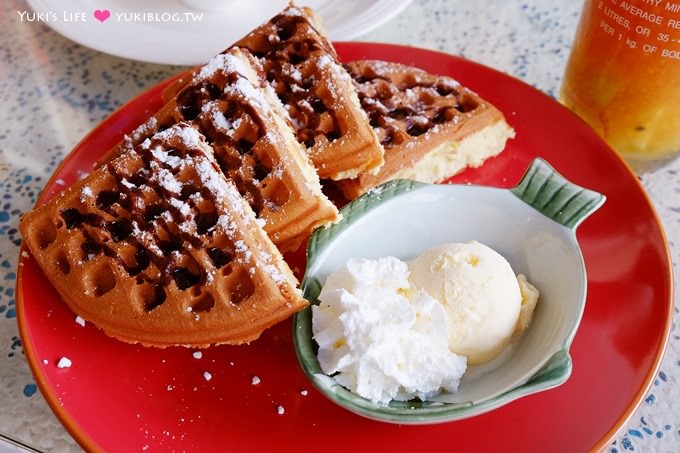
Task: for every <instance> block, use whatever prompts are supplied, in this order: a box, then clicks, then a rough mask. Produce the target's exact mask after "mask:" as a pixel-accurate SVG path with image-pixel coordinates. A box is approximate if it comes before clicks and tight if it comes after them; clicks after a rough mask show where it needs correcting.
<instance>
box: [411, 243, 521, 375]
mask: <svg viewBox="0 0 680 453" xmlns="http://www.w3.org/2000/svg"><path fill="white" fill-rule="evenodd" d="M409 270H410V274H409V277H408V279H409V283H410V284H411V285H412V286H413V287H415V288H418V289H422V290H425V291H426V292H427V293H428V294H429V295H430V296H432V297H433V298H435V299H437V300H438V301H439V302H440V303H441V304H442V305H443V306H444V309H445V312H446V317H447V321H448V326H449V348H450V350H451V351H452V352H455V353H457V354H462V355H464V356H466V357H467V359H468V364H470V365H476V364H481V363H484V362H488V361H489V360H491V359H493V358H494V357H496V356H497V355H498V354H499V353H500V351H501V350H502V349H503V347H504V346H505V345H506V344H507V343H508V341H509V339H510V337H511V336H512V334H513V332H514V331H515V328H516V326H517V321H518V318H519V315H520V308H521V305H522V293H521V291H520V286H519V283H518V281H517V277H516V276H515V273H514V272H513V270H512V268H511V267H510V264H509V263H508V261H507V260H506V259H505V258H503V256H501V255H500V254H499V253H498V252H496V251H495V250H493V249H491V248H489V247H487V246H486V245H483V244H480V243H479V242H475V241H473V242H469V243H465V244H462V243H454V244H442V245H439V246H437V247H433V248H431V249H429V250H426V251H425V252H423V253H422V254H421V255H419V256H418V257H417V258H415V259H414V260H413V261H411V262H410V263H409Z"/></svg>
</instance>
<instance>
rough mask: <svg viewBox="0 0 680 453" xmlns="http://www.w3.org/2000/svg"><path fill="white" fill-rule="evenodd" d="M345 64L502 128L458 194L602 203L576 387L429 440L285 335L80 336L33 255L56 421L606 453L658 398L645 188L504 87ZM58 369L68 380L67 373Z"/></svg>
mask: <svg viewBox="0 0 680 453" xmlns="http://www.w3.org/2000/svg"><path fill="white" fill-rule="evenodd" d="M337 49H338V52H339V53H340V55H341V57H342V59H343V60H346V61H349V60H354V59H365V58H375V59H383V60H391V61H398V62H402V63H407V64H412V65H416V66H420V67H422V68H424V69H426V70H429V71H432V72H435V73H439V74H445V75H449V76H453V77H455V78H456V79H458V80H459V81H460V82H461V83H463V84H464V85H466V86H468V87H470V88H472V89H473V90H475V91H477V92H478V93H479V94H480V95H481V96H483V97H484V98H486V99H488V100H489V101H491V102H492V103H494V104H495V105H496V106H498V107H499V108H500V109H501V110H502V111H504V112H505V113H506V115H507V118H508V121H509V123H510V124H511V125H512V126H514V127H515V129H516V131H517V138H516V139H514V140H512V141H511V142H510V143H509V145H508V148H507V150H506V151H505V152H504V153H502V154H501V155H500V156H499V157H497V158H495V159H492V160H490V161H488V162H487V163H486V164H485V165H484V166H483V167H482V168H479V169H477V170H474V171H466V172H464V173H463V174H460V175H458V176H456V177H455V178H453V181H455V182H470V183H474V184H484V185H492V186H497V187H511V186H513V185H514V184H515V183H516V182H517V181H518V179H519V178H520V176H521V174H522V173H523V171H524V170H525V169H526V167H527V166H528V165H529V163H530V161H531V160H532V159H533V158H534V157H536V156H541V157H543V158H545V159H546V160H548V161H549V162H550V163H551V164H552V165H553V166H554V167H555V168H556V169H557V171H559V172H560V173H561V174H562V175H564V176H565V177H566V178H568V179H569V180H571V181H573V182H574V183H576V184H579V185H582V186H585V187H588V188H591V189H593V190H597V191H599V192H601V193H603V194H605V195H606V196H607V202H606V203H605V205H604V206H603V207H602V208H601V209H600V210H599V211H598V212H596V213H595V214H594V215H593V216H592V217H591V218H589V219H588V221H586V222H585V223H584V224H583V225H582V226H581V227H580V228H579V230H578V239H579V242H580V244H581V246H582V249H583V254H584V258H585V262H586V267H587V269H588V301H587V304H586V310H585V314H584V316H583V321H582V323H581V327H580V329H579V331H578V334H577V335H576V338H575V341H574V343H573V346H572V349H571V351H572V355H573V360H574V371H573V374H572V376H571V378H570V379H569V380H568V381H567V383H566V384H564V385H562V386H560V387H558V388H556V389H553V390H549V391H545V392H542V393H539V394H535V395H531V396H528V397H526V398H522V399H520V400H518V401H516V402H513V403H512V404H509V405H507V406H504V407H501V408H499V409H496V410H494V411H492V412H490V413H487V414H484V415H480V416H477V417H474V418H471V419H466V420H462V421H457V422H452V423H445V424H439V425H431V426H395V425H391V424H385V423H380V422H374V421H369V420H367V419H364V418H361V417H359V416H356V415H353V414H351V413H349V412H346V411H345V410H343V409H341V408H340V407H337V406H335V405H334V404H333V403H331V402H329V401H328V400H326V399H325V398H324V397H323V396H321V395H320V394H319V393H317V392H316V391H315V390H314V389H313V388H312V386H311V385H310V384H309V383H308V382H307V380H306V379H305V377H304V376H303V374H302V372H301V371H300V369H299V367H298V364H297V361H296V358H295V353H294V351H293V345H292V340H291V335H290V322H283V323H281V324H280V325H277V326H275V327H274V328H272V329H270V330H268V331H267V332H265V333H264V334H263V336H262V338H260V339H259V340H257V341H255V342H254V343H252V344H251V345H248V346H238V347H235V346H219V347H212V348H209V349H207V350H205V351H203V353H202V357H201V358H198V359H197V358H195V357H193V355H192V351H191V350H188V349H184V348H168V349H164V350H161V349H147V348H143V347H140V346H133V345H128V344H125V343H121V342H119V341H116V340H114V339H111V338H108V337H106V336H105V335H104V334H103V333H101V332H100V331H99V330H97V329H96V328H95V327H93V326H92V325H90V324H88V325H86V326H85V327H81V326H80V325H78V324H77V323H76V322H74V315H73V314H72V313H71V312H70V311H69V310H68V308H67V307H66V305H65V304H63V303H62V302H61V301H60V299H59V297H58V296H57V294H56V293H55V291H54V290H53V289H52V287H51V286H50V284H49V283H48V282H47V280H46V279H45V277H44V276H43V274H42V273H41V271H40V270H39V268H38V266H37V265H36V263H35V261H34V260H33V259H32V258H30V257H27V256H25V255H27V254H24V253H22V257H21V259H20V263H19V272H18V283H17V309H18V319H19V329H20V332H21V337H22V341H23V345H24V349H25V352H26V357H27V358H28V361H29V364H30V366H31V368H32V370H33V373H34V375H35V379H36V381H37V383H38V386H39V387H40V390H41V391H42V393H43V395H44V396H45V398H46V399H47V402H48V403H49V405H50V406H51V408H52V409H53V411H54V412H55V414H56V415H57V417H58V418H59V419H60V420H61V422H62V423H63V424H64V425H65V426H66V428H67V429H68V430H69V432H70V433H71V434H72V435H73V436H74V437H75V439H76V440H77V441H78V442H79V443H80V444H81V445H82V446H83V447H85V448H86V449H102V450H118V451H143V450H146V449H147V448H153V449H156V450H158V449H162V450H189V451H197V450H205V451H217V450H220V451H234V450H238V451H244V450H255V451H272V450H280V449H282V448H286V449H287V448H290V449H296V450H304V449H306V448H305V447H308V448H310V449H311V448H315V449H318V448H323V449H324V451H346V450H347V449H355V448H358V447H361V449H366V450H377V449H380V450H387V449H390V448H394V449H402V448H403V447H404V446H407V445H412V446H418V448H419V449H420V448H421V447H422V449H426V448H434V449H437V448H441V446H442V445H451V446H452V447H453V446H455V449H456V450H461V451H462V450H466V451H467V450H471V451H497V449H498V445H503V447H504V449H506V450H511V451H518V450H521V451H529V450H545V449H550V451H568V452H572V451H586V450H589V449H591V448H594V447H603V446H605V445H606V444H607V443H608V442H610V441H611V440H612V438H613V437H614V436H615V434H616V433H617V431H618V430H619V429H620V428H621V427H622V425H623V424H624V423H625V422H626V420H627V419H628V418H629V417H630V416H631V414H632V413H633V411H635V409H636V408H637V406H638V404H639V403H640V401H641V400H642V398H643V397H644V395H645V393H646V392H647V391H648V389H649V386H650V384H651V382H652V380H653V378H654V376H655V375H656V372H657V370H658V367H659V362H660V360H661V356H662V354H663V350H664V348H665V346H666V342H667V339H668V335H669V332H670V324H671V316H672V306H673V302H672V279H671V267H670V257H669V252H668V249H667V245H666V241H665V238H664V235H663V231H662V228H661V226H660V223H659V221H658V219H657V217H656V215H655V212H654V210H653V208H652V206H651V204H650V201H649V200H648V199H647V197H646V195H645V193H644V192H643V190H642V188H641V186H640V184H639V183H638V181H637V179H636V178H635V176H634V175H633V174H632V173H631V172H630V171H629V169H628V168H627V167H626V165H625V164H624V163H623V162H622V161H621V160H620V159H619V158H618V157H617V156H616V155H615V154H614V153H613V152H612V151H611V150H610V149H609V148H608V147H607V146H606V145H605V144H604V143H603V142H602V141H601V140H600V139H599V138H598V137H597V136H596V135H595V134H594V133H593V132H592V131H591V130H590V129H589V128H588V127H587V126H586V125H585V124H584V123H583V122H581V121H580V120H579V119H578V118H577V117H576V116H574V115H573V114H571V113H570V112H569V111H567V110H566V109H564V108H563V107H562V106H560V105H559V104H557V103H556V102H554V101H553V100H552V99H550V98H549V97H547V96H546V95H544V94H542V93H540V92H539V91H537V90H535V89H533V88H531V87H530V86H528V85H526V84H524V83H522V82H520V81H518V80H516V79H513V78H511V77H509V76H507V75H504V74H501V73H499V72H496V71H494V70H491V69H489V68H486V67H483V66H480V65H479V64H476V63H472V62H470V61H466V60H463V59H461V58H457V57H453V56H450V55H445V54H441V53H436V52H432V51H426V50H420V49H414V48H409V47H399V46H392V45H379V44H364V43H344V44H342V43H341V44H338V46H337ZM167 83H168V82H165V83H163V84H160V85H159V86H156V87H154V88H152V89H151V90H149V91H148V92H146V93H144V94H142V95H141V96H139V97H138V98H136V99H135V100H133V101H131V102H130V103H128V104H127V105H125V106H124V107H122V108H121V109H120V110H118V111H117V112H116V113H114V114H113V115H112V116H111V117H110V118H109V119H108V120H106V121H105V122H104V123H102V124H101V125H99V126H98V127H97V128H96V129H95V130H94V131H93V132H92V133H91V134H90V135H88V136H87V137H86V138H85V139H84V140H83V141H82V142H81V143H80V144H79V145H78V146H77V147H76V148H75V150H74V151H73V152H72V153H71V154H70V155H69V156H68V157H67V159H66V160H65V161H64V163H63V164H62V165H61V166H60V167H59V169H58V170H57V171H56V172H55V174H54V176H53V177H52V179H51V180H50V182H49V183H48V184H47V186H46V189H45V191H44V194H43V196H42V197H41V200H40V201H39V203H41V202H44V200H46V199H47V198H49V197H50V196H52V195H53V194H54V193H56V192H58V191H59V190H61V189H62V187H63V185H64V183H65V184H70V183H72V182H73V181H75V180H76V179H77V178H78V176H79V175H80V174H81V173H82V172H87V171H89V170H90V169H91V166H92V163H93V162H94V160H95V159H96V158H97V157H99V156H100V155H101V154H102V153H104V152H105V151H106V150H108V149H109V148H110V147H111V146H113V145H114V144H115V143H116V142H117V141H118V140H119V139H120V138H121V136H122V134H123V133H127V132H129V131H131V130H132V129H133V128H134V127H135V126H136V125H138V124H140V123H141V122H142V121H143V120H144V119H146V118H147V117H148V116H149V115H150V114H151V113H152V112H154V111H155V110H156V109H158V108H159V107H160V105H161V101H160V93H161V90H162V88H163V87H164V86H165V84H167ZM61 357H67V358H69V359H70V360H71V361H72V363H73V364H72V366H71V367H70V368H58V367H57V366H56V364H57V362H58V361H59V359H60V358H61ZM206 372H208V373H210V375H209V376H208V375H207V374H205V373H206ZM255 376H257V378H259V381H260V382H259V383H258V384H256V385H254V384H253V378H254V377H255ZM206 377H211V378H210V379H209V380H208V379H207V378H206ZM256 380H257V379H256ZM280 410H282V411H283V413H279V412H280ZM491 432H493V435H490V434H491Z"/></svg>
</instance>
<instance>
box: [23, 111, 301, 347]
mask: <svg viewBox="0 0 680 453" xmlns="http://www.w3.org/2000/svg"><path fill="white" fill-rule="evenodd" d="M20 229H21V233H22V235H23V237H24V241H25V243H26V245H27V246H28V248H29V249H30V251H31V252H32V254H33V256H34V257H35V259H36V260H37V262H38V264H39V265H40V267H41V268H42V269H43V271H44V272H45V274H46V276H47V278H48V279H49V281H50V282H51V283H52V284H53V285H54V287H55V288H56V289H57V290H58V292H59V293H60V294H61V296H62V297H63V299H64V300H65V301H66V303H67V304H68V305H69V307H70V308H71V309H72V310H73V311H74V312H75V313H76V314H78V315H80V316H82V317H83V318H84V319H86V320H89V321H91V322H92V323H93V324H95V325H96V326H98V327H100V328H102V329H103V330H104V331H105V332H106V333H107V334H109V335H111V336H114V337H116V338H119V339H121V340H124V341H127V342H133V343H137V342H138V343H142V344H144V345H152V346H159V347H164V346H169V345H185V346H193V347H203V346H208V345H210V344H214V343H232V344H238V343H244V342H249V341H251V340H254V339H255V338H257V337H258V336H259V335H260V333H261V332H262V331H263V330H264V329H266V328H267V327H269V326H271V325H273V324H274V323H276V322H278V321H280V320H282V319H284V318H286V317H288V316H290V315H291V314H292V313H293V312H295V311H297V310H299V309H301V308H303V307H304V306H306V301H305V300H304V299H303V298H302V297H301V295H300V294H299V290H297V289H296V285H297V281H296V279H295V277H294V276H293V274H292V272H291V271H290V269H289V268H288V266H287V264H286V263H285V261H283V258H282V257H281V254H280V253H279V251H278V250H277V248H276V247H275V246H274V244H273V243H272V242H271V240H270V239H269V238H268V236H267V234H266V233H265V232H264V230H263V229H262V228H261V226H260V225H259V222H258V220H257V219H256V217H255V214H254V212H253V211H252V209H251V208H250V206H249V205H248V203H246V202H245V200H244V199H243V198H242V197H241V196H240V194H239V193H238V190H237V189H236V186H235V185H234V184H233V183H232V182H231V181H229V180H228V179H226V178H225V177H224V175H223V174H222V172H221V171H220V170H219V168H218V166H217V163H216V161H215V159H214V157H213V153H212V150H211V149H210V147H209V146H208V145H207V144H206V143H205V141H204V137H203V136H201V135H200V134H199V133H198V132H197V131H196V130H195V129H194V128H192V127H190V126H189V125H188V124H186V123H179V124H177V125H175V126H172V127H170V128H169V129H166V130H164V131H162V132H159V133H157V134H155V135H154V136H152V137H151V138H150V139H146V140H145V141H144V142H142V143H141V144H140V145H138V146H136V147H135V148H134V150H132V151H131V152H128V153H125V154H123V155H121V156H120V157H118V158H116V159H114V160H112V161H110V162H108V163H107V164H105V165H103V166H101V167H99V168H98V169H96V170H95V171H94V172H93V173H91V174H90V175H89V176H88V177H86V178H85V179H83V180H81V181H79V182H78V183H76V184H74V185H73V186H71V187H69V188H68V189H66V190H65V191H64V192H62V193H61V194H59V195H57V196H56V197H55V198H53V199H52V200H50V201H49V202H47V203H46V204H45V205H43V206H42V207H39V208H37V209H35V210H33V211H31V212H29V213H27V214H26V215H25V216H24V217H23V218H22V220H21V223H20Z"/></svg>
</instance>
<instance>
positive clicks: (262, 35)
mask: <svg viewBox="0 0 680 453" xmlns="http://www.w3.org/2000/svg"><path fill="white" fill-rule="evenodd" d="M235 46H238V47H242V48H247V49H248V50H250V52H252V53H253V54H254V55H255V56H257V57H258V58H259V59H260V61H261V63H262V65H263V67H264V72H265V74H266V78H267V80H268V82H269V83H270V84H271V85H272V86H273V87H274V90H275V91H276V94H277V95H278V97H279V99H280V100H281V101H282V102H283V104H284V105H285V107H286V110H287V112H288V114H289V115H290V119H291V122H292V124H293V127H294V129H295V130H296V131H297V138H298V141H299V142H300V143H302V144H303V145H304V146H305V147H306V149H307V151H308V153H309V155H310V157H311V159H312V162H313V163H314V166H315V167H316V170H317V172H318V174H319V177H320V178H322V179H326V178H330V179H343V178H352V177H354V176H356V175H358V174H359V173H360V172H363V171H371V170H377V168H378V167H380V166H381V165H382V163H383V157H382V156H383V150H382V147H381V146H380V144H379V143H378V140H377V137H376V136H375V134H374V133H373V130H372V129H371V127H370V126H369V125H368V119H367V118H366V114H365V113H364V112H363V111H362V110H361V107H360V105H359V101H358V99H357V96H356V93H355V92H354V89H353V86H352V80H351V78H350V77H349V75H348V74H347V72H346V71H345V70H344V69H343V67H342V66H341V65H340V64H339V63H338V60H337V56H336V53H335V49H333V46H332V45H331V44H330V43H329V42H328V40H327V39H326V36H325V33H324V31H323V28H322V27H321V25H320V21H319V20H318V18H317V17H315V15H314V13H313V12H312V11H311V10H310V9H307V8H298V7H295V6H289V7H287V8H286V9H284V10H283V11H282V12H281V13H280V14H278V15H277V16H275V17H274V18H272V19H271V20H270V21H269V22H267V23H265V24H263V25H261V26H260V27H258V28H256V29H255V30H254V31H252V32H251V33H250V34H248V35H247V36H246V37H244V38H243V39H241V40H239V41H237V42H236V43H235Z"/></svg>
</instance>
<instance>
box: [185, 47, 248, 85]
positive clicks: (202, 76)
mask: <svg viewBox="0 0 680 453" xmlns="http://www.w3.org/2000/svg"><path fill="white" fill-rule="evenodd" d="M248 70H249V68H248V66H246V64H245V63H244V62H243V60H241V59H240V58H238V57H236V56H234V55H232V54H229V53H221V54H219V55H215V56H214V57H213V58H211V59H210V61H208V63H206V64H205V66H203V67H202V68H201V70H200V71H199V72H198V74H196V75H195V76H194V81H195V82H201V81H203V80H206V79H208V78H210V77H212V76H213V75H215V73H216V72H217V71H223V72H225V73H227V74H228V73H232V72H237V73H239V74H243V75H246V74H248Z"/></svg>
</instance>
